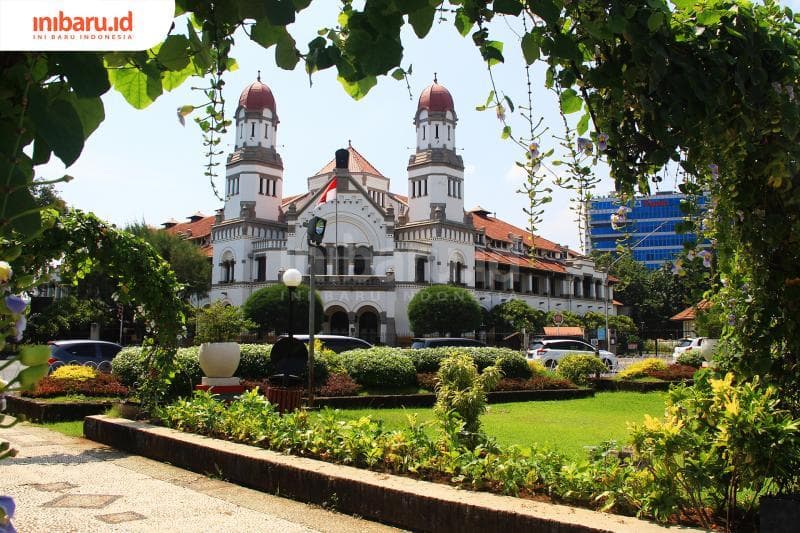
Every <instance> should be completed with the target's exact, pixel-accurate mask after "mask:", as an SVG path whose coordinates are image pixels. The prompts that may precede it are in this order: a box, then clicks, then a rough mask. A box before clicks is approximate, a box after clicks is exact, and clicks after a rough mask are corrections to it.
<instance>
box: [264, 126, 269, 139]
mask: <svg viewBox="0 0 800 533" xmlns="http://www.w3.org/2000/svg"><path fill="white" fill-rule="evenodd" d="M264 138H265V139H269V126H264Z"/></svg>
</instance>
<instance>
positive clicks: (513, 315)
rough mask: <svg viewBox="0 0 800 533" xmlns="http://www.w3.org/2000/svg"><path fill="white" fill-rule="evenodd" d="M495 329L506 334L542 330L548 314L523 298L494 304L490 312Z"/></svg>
mask: <svg viewBox="0 0 800 533" xmlns="http://www.w3.org/2000/svg"><path fill="white" fill-rule="evenodd" d="M490 316H491V319H492V324H493V325H494V327H495V329H497V330H499V331H501V332H504V333H506V334H508V333H511V332H521V331H522V330H523V329H525V331H527V332H528V333H537V332H541V331H542V328H543V327H544V324H545V320H546V318H547V315H546V314H545V312H544V311H540V310H538V309H533V308H532V307H531V306H529V305H528V304H527V303H525V302H524V301H522V300H517V299H512V300H509V301H507V302H504V303H502V304H500V305H496V306H494V308H492V310H491V312H490Z"/></svg>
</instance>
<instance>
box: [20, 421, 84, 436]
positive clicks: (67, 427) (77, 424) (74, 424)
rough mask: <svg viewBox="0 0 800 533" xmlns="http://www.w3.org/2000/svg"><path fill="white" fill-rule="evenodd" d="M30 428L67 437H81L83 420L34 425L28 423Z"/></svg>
mask: <svg viewBox="0 0 800 533" xmlns="http://www.w3.org/2000/svg"><path fill="white" fill-rule="evenodd" d="M29 424H30V425H32V426H37V427H40V428H44V429H49V430H52V431H57V432H58V433H63V434H64V435H66V436H68V437H83V420H70V421H69V422H46V423H44V424H36V423H34V422H29Z"/></svg>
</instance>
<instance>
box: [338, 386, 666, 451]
mask: <svg viewBox="0 0 800 533" xmlns="http://www.w3.org/2000/svg"><path fill="white" fill-rule="evenodd" d="M665 400H666V393H664V392H650V393H646V394H642V393H639V392H600V393H597V394H596V395H595V396H594V398H583V399H579V400H560V401H549V402H524V403H503V404H493V405H490V406H489V410H488V411H487V413H486V414H485V415H484V416H483V417H482V419H481V420H482V423H483V428H484V430H485V431H486V433H487V434H489V435H490V436H492V437H494V438H495V439H497V442H498V443H499V444H503V445H510V444H519V445H522V446H528V445H530V444H532V443H539V444H543V445H546V446H549V447H551V448H553V449H556V450H558V451H560V452H562V453H565V454H567V455H570V456H572V457H576V458H581V457H583V456H584V455H585V448H584V447H585V446H594V445H597V444H599V443H601V442H603V441H607V440H616V441H617V442H619V443H620V444H623V443H627V437H628V431H627V423H628V422H637V423H638V422H641V421H642V419H643V417H644V415H645V414H649V415H652V416H657V417H661V416H662V415H663V413H664V402H665ZM342 412H343V413H344V414H345V415H346V416H349V417H353V418H356V417H360V416H364V415H371V416H372V417H373V418H380V419H383V420H384V422H385V423H386V427H388V428H399V427H402V426H404V425H405V424H406V416H407V415H409V414H411V413H417V414H418V419H419V420H420V421H425V420H432V419H433V411H432V410H431V409H426V408H408V409H343V410H342Z"/></svg>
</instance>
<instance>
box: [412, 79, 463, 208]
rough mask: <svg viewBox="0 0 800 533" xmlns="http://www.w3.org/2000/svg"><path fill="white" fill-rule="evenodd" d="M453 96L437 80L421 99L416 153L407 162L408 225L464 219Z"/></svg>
mask: <svg viewBox="0 0 800 533" xmlns="http://www.w3.org/2000/svg"><path fill="white" fill-rule="evenodd" d="M456 122H458V117H457V116H456V111H455V107H454V106H453V97H452V96H450V92H449V91H448V90H447V89H446V88H445V87H444V86H442V85H439V83H438V81H437V79H436V77H435V76H434V78H433V84H432V85H430V86H429V87H427V88H426V89H425V90H424V91H422V94H421V95H420V97H419V104H418V105H417V113H416V115H414V126H416V129H417V151H416V153H415V154H413V155H412V156H411V157H410V159H409V161H408V209H409V222H417V221H422V220H434V219H446V220H452V221H456V222H463V220H464V162H463V161H462V159H461V156H459V155H457V154H456Z"/></svg>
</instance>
